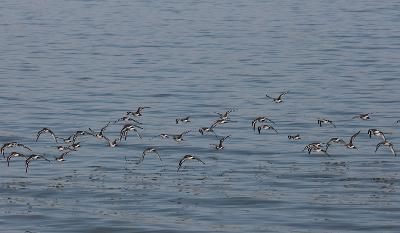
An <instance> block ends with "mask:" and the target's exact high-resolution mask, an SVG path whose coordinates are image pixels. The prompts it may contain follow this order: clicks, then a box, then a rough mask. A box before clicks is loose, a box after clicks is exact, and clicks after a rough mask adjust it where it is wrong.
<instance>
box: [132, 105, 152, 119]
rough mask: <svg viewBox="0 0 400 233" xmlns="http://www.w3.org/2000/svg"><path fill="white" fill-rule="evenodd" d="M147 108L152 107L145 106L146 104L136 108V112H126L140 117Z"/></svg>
mask: <svg viewBox="0 0 400 233" xmlns="http://www.w3.org/2000/svg"><path fill="white" fill-rule="evenodd" d="M145 108H150V107H144V106H139V107H138V108H137V110H136V112H126V115H127V116H128V115H132V116H134V117H139V116H142V112H143V110H144V109H145Z"/></svg>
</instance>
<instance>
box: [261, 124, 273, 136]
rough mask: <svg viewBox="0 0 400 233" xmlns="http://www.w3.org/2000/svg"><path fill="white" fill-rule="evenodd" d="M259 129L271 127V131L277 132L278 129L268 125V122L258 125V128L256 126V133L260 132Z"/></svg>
mask: <svg viewBox="0 0 400 233" xmlns="http://www.w3.org/2000/svg"><path fill="white" fill-rule="evenodd" d="M261 129H265V130H268V129H272V130H273V131H275V132H276V133H278V131H277V130H276V129H275V128H274V127H272V125H268V124H264V125H260V126H258V128H257V130H258V134H261Z"/></svg>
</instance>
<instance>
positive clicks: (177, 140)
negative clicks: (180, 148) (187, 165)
mask: <svg viewBox="0 0 400 233" xmlns="http://www.w3.org/2000/svg"><path fill="white" fill-rule="evenodd" d="M190 131H191V130H187V131H184V132H183V133H181V134H174V135H172V139H174V140H175V141H176V142H181V141H183V135H185V134H187V133H189V132H190Z"/></svg>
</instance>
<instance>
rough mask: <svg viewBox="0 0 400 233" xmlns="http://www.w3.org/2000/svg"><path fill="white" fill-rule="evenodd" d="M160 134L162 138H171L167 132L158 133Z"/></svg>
mask: <svg viewBox="0 0 400 233" xmlns="http://www.w3.org/2000/svg"><path fill="white" fill-rule="evenodd" d="M158 136H160V138H163V139H165V138H169V135H168V134H166V133H161V134H160V135H158ZM158 136H156V137H158Z"/></svg>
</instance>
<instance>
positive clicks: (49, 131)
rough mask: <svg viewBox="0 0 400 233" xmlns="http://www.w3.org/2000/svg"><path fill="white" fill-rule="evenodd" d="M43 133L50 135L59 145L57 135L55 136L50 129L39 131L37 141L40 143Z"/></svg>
mask: <svg viewBox="0 0 400 233" xmlns="http://www.w3.org/2000/svg"><path fill="white" fill-rule="evenodd" d="M43 133H49V134H50V135H51V136H52V137H53V139H54V141H56V143H58V140H57V137H56V135H55V134H54V133H53V131H52V130H51V129H49V128H43V129H41V130H39V131H38V132H37V135H36V141H38V139H39V137H40V135H41V134H43Z"/></svg>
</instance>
